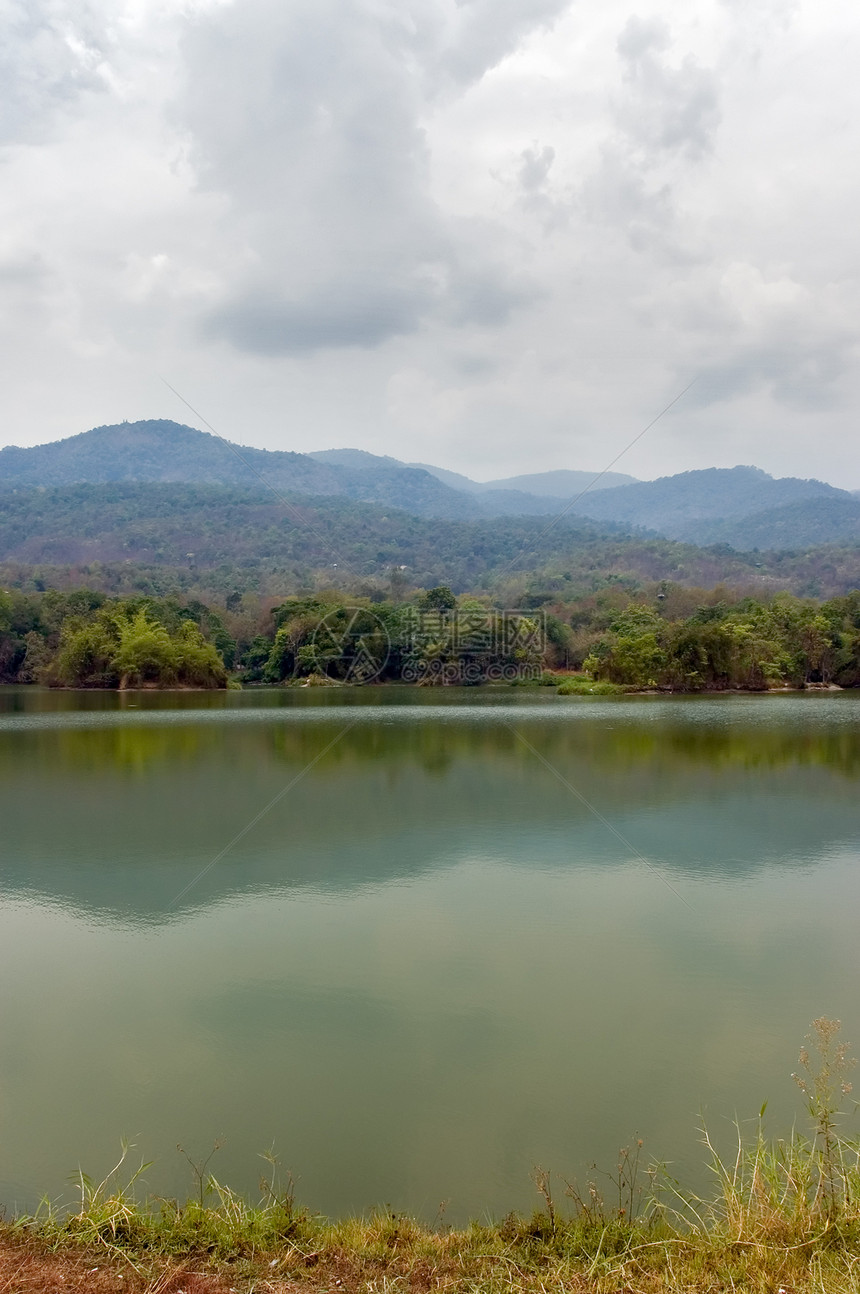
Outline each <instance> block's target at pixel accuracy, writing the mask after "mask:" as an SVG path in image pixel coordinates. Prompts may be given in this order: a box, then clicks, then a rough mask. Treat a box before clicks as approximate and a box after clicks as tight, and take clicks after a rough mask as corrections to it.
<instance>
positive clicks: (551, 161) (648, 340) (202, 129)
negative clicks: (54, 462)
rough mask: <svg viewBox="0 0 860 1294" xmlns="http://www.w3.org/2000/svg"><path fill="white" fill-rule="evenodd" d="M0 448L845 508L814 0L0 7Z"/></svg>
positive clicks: (825, 78)
mask: <svg viewBox="0 0 860 1294" xmlns="http://www.w3.org/2000/svg"><path fill="white" fill-rule="evenodd" d="M0 16H2V24H3V27H4V29H5V30H4V32H3V40H2V53H0V95H2V97H3V114H2V123H0V148H2V184H0V302H2V307H1V308H0V319H2V330H3V335H2V362H3V368H4V373H3V406H4V408H3V420H2V427H0V444H19V445H26V444H36V443H40V442H43V441H46V440H55V439H59V438H61V437H64V436H67V435H72V434H75V433H77V432H80V431H84V430H86V429H87V428H89V427H92V426H95V425H99V424H104V423H111V422H119V421H121V420H122V419H124V418H126V419H129V420H135V419H138V418H152V417H156V418H157V417H168V418H173V419H175V420H176V421H179V422H188V423H190V424H192V425H198V426H200V425H202V424H201V423H200V422H199V421H197V420H195V418H194V417H193V416H192V415H191V414H190V413H189V411H188V409H187V408H185V407H184V406H183V405H182V404H181V403H180V402H179V401H178V400H177V399H176V397H175V396H174V395H172V394H171V392H170V391H168V390H167V388H166V387H165V386H164V385H163V382H162V380H161V379H162V378H164V379H166V380H167V381H169V382H170V383H171V384H172V385H173V386H175V387H176V388H177V389H178V390H179V391H180V392H181V393H182V395H184V396H185V398H186V399H187V400H188V401H189V402H190V403H191V404H192V405H194V406H195V407H196V408H197V409H198V410H199V411H200V413H201V414H202V415H203V416H204V417H205V418H207V419H208V420H209V421H210V422H211V423H212V425H213V426H214V427H215V428H216V430H218V431H219V432H220V433H221V434H223V435H224V436H226V437H227V438H229V439H231V440H234V441H239V442H241V443H245V444H252V445H259V446H263V447H267V448H280V449H297V450H309V449H325V448H330V447H339V446H345V445H350V446H357V447H360V448H364V449H368V450H371V451H373V452H375V453H389V454H394V455H396V456H397V457H399V458H404V459H407V460H423V461H429V462H433V463H437V464H439V465H440V466H445V467H451V468H455V469H457V470H460V471H464V472H467V473H468V474H469V475H472V476H474V477H476V478H478V479H488V478H492V477H498V476H504V475H509V474H512V473H515V472H525V471H539V470H544V469H547V468H551V467H572V468H576V467H587V468H592V469H595V470H599V469H601V468H604V467H606V466H607V464H608V463H609V461H610V459H612V458H613V457H614V456H615V455H616V454H618V453H620V451H621V450H622V449H623V448H624V446H625V445H626V444H628V442H629V441H631V440H632V439H633V437H634V436H636V434H637V433H638V432H639V431H641V430H642V428H643V427H644V426H645V425H646V424H647V423H648V422H649V421H650V420H651V419H652V418H653V417H654V416H655V415H657V414H658V413H659V412H660V410H661V409H662V408H663V407H664V406H665V405H667V404H668V403H669V402H670V401H671V400H672V399H673V398H674V397H675V396H676V395H677V394H678V393H679V392H680V391H681V390H682V389H683V388H684V387H685V386H686V385H687V384H688V383H689V382H690V381H691V380H692V379H694V378H695V379H696V382H695V385H694V386H693V387H692V389H691V390H690V391H689V392H688V393H687V394H686V395H685V396H684V397H683V399H682V400H681V401H679V402H678V404H677V405H676V406H675V407H674V408H673V409H672V410H671V411H670V412H669V413H668V414H666V416H665V417H663V418H662V419H661V420H660V422H659V423H658V424H657V425H656V426H655V427H654V428H653V429H652V430H651V431H649V432H648V433H647V434H646V435H645V436H644V437H643V438H642V439H641V440H640V441H639V443H638V444H637V445H636V446H635V447H634V448H633V449H632V450H631V451H630V452H629V453H628V454H626V455H625V456H624V457H623V458H622V459H621V461H620V462H619V463H618V465H617V468H618V470H624V471H627V472H630V473H632V474H633V475H636V476H640V477H649V478H650V477H654V476H659V475H664V474H667V473H671V472H676V471H684V470H687V469H690V468H697V467H707V466H713V465H716V466H721V467H722V466H732V465H734V464H735V463H755V464H757V465H758V466H760V467H763V468H765V469H766V470H767V471H770V472H772V473H774V474H776V475H799V476H819V477H822V478H823V479H826V480H829V481H832V482H833V483H834V484H837V485H842V486H845V487H847V488H852V489H855V488H860V455H858V442H860V436H858V404H860V399H858V397H860V377H859V376H858V358H860V309H858V305H860V293H858V286H860V285H858V270H859V269H860V238H858V230H860V200H858V199H860V166H858V160H857V159H858V158H860V74H858V68H860V9H858V8H857V7H856V6H855V5H851V4H846V3H845V0H797V3H794V2H793V0H684V2H683V3H682V2H681V0H674V2H672V0H642V3H638V4H632V5H631V3H630V2H629V0H578V3H574V4H570V3H568V2H567V0H186V2H185V3H180V2H179V0H0Z"/></svg>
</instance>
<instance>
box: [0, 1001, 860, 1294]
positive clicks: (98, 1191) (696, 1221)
mask: <svg viewBox="0 0 860 1294" xmlns="http://www.w3.org/2000/svg"><path fill="white" fill-rule="evenodd" d="M838 1028H839V1026H838V1022H837V1021H830V1020H826V1019H825V1018H823V1017H822V1018H821V1019H820V1020H817V1021H815V1022H814V1025H813V1034H812V1050H813V1052H814V1053H815V1056H816V1059H815V1060H812V1059H811V1053H810V1050H809V1049H804V1051H803V1052H801V1072H800V1074H799V1075H798V1076H797V1081H798V1083H799V1085H800V1087H801V1090H802V1091H803V1094H804V1097H805V1099H806V1103H807V1108H808V1112H809V1115H810V1120H811V1133H810V1135H808V1136H801V1135H799V1134H797V1133H793V1134H792V1135H791V1136H790V1137H789V1138H788V1139H784V1140H770V1139H768V1138H767V1137H766V1136H765V1134H764V1129H763V1122H762V1120H763V1115H764V1108H763V1109H762V1111H761V1112H760V1116H759V1121H758V1126H757V1129H756V1132H755V1134H754V1135H753V1136H751V1137H747V1136H745V1135H744V1134H743V1133H742V1131H741V1129H740V1126H738V1130H737V1145H736V1149H735V1153H734V1155H733V1156H732V1158H731V1159H728V1160H727V1159H724V1158H722V1157H721V1156H720V1155H719V1154H718V1153H717V1151H716V1150H715V1148H714V1146H713V1144H712V1142H711V1140H710V1138H709V1136H708V1133H707V1131H704V1132H703V1134H702V1135H703V1145H704V1147H705V1152H706V1154H707V1157H708V1162H709V1165H710V1168H711V1170H712V1177H713V1190H712V1191H711V1193H710V1194H707V1195H705V1196H698V1195H694V1194H691V1193H688V1192H685V1191H684V1190H683V1189H682V1187H681V1186H680V1185H679V1183H677V1182H675V1181H673V1180H672V1179H671V1177H669V1175H668V1174H667V1173H666V1171H665V1170H664V1169H661V1168H660V1167H659V1166H655V1165H649V1166H643V1160H642V1145H641V1142H637V1143H636V1144H635V1145H634V1146H633V1147H631V1148H628V1149H626V1150H623V1151H622V1152H621V1154H620V1155H619V1158H618V1162H617V1165H616V1168H615V1171H614V1172H612V1173H610V1174H608V1175H606V1177H605V1178H604V1179H601V1180H603V1181H605V1182H608V1187H606V1186H603V1187H598V1185H597V1184H596V1182H595V1181H590V1182H586V1183H585V1184H584V1185H583V1186H580V1185H578V1184H577V1183H573V1182H565V1181H564V1180H563V1179H562V1178H557V1177H556V1176H555V1175H554V1174H552V1173H550V1172H549V1171H548V1170H546V1169H542V1168H536V1169H535V1171H534V1174H533V1180H534V1183H535V1186H536V1188H537V1192H538V1199H539V1201H540V1207H538V1208H537V1209H536V1210H535V1212H534V1213H533V1214H532V1215H531V1216H528V1217H524V1216H519V1215H515V1214H510V1215H509V1216H508V1217H506V1218H504V1219H503V1220H502V1221H500V1222H492V1223H484V1224H479V1223H473V1224H471V1225H470V1226H468V1227H465V1228H461V1229H452V1228H446V1227H444V1226H443V1225H436V1226H433V1227H430V1226H426V1225H424V1224H422V1223H420V1222H417V1221H416V1220H414V1219H411V1218H408V1217H404V1216H401V1215H398V1214H395V1213H392V1212H382V1213H374V1214H373V1215H371V1216H370V1217H365V1218H352V1219H346V1220H343V1221H339V1222H338V1221H334V1222H332V1221H328V1220H326V1219H324V1218H320V1217H316V1216H313V1215H311V1214H309V1213H308V1212H307V1211H306V1210H303V1209H302V1208H301V1207H299V1206H298V1205H297V1204H296V1202H295V1198H294V1192H293V1186H292V1182H291V1181H290V1180H289V1179H288V1180H287V1183H286V1186H282V1185H280V1184H279V1181H278V1170H277V1163H276V1161H275V1160H274V1158H273V1156H271V1155H265V1156H263V1158H264V1160H265V1161H266V1165H267V1171H266V1175H265V1176H264V1177H263V1179H262V1180H261V1187H260V1198H259V1201H258V1202H257V1203H256V1204H252V1203H250V1202H249V1201H248V1200H246V1199H244V1198H242V1197H240V1196H238V1195H236V1194H234V1193H233V1192H232V1191H230V1190H229V1189H228V1188H227V1187H226V1186H224V1185H222V1184H221V1183H219V1182H218V1181H217V1180H216V1179H215V1178H214V1177H213V1176H212V1175H211V1174H209V1173H208V1171H207V1167H208V1161H207V1162H206V1163H203V1164H195V1163H192V1171H193V1172H194V1175H195V1184H196V1188H197V1189H196V1191H195V1193H194V1196H193V1197H192V1198H190V1199H189V1200H188V1201H186V1202H185V1203H183V1204H180V1203H178V1202H177V1201H174V1200H159V1199H152V1198H149V1199H146V1200H143V1201H139V1200H138V1198H137V1195H136V1184H137V1182H138V1180H139V1177H140V1174H141V1172H142V1171H143V1169H144V1168H145V1167H146V1165H141V1166H140V1167H139V1168H138V1169H137V1170H136V1171H135V1172H132V1173H130V1174H126V1180H125V1181H124V1183H123V1181H122V1179H123V1174H124V1172H126V1164H127V1160H128V1154H129V1147H127V1146H126V1147H123V1153H122V1155H121V1156H120V1159H119V1161H118V1163H117V1164H116V1165H115V1167H114V1168H113V1169H112V1170H111V1172H110V1173H109V1174H108V1175H107V1176H106V1177H105V1178H104V1180H103V1181H101V1182H98V1183H95V1182H92V1181H90V1179H89V1178H87V1177H86V1176H85V1175H83V1174H81V1175H80V1176H79V1177H78V1179H77V1186H78V1190H79V1205H78V1207H77V1209H76V1210H74V1211H67V1212H59V1211H58V1210H56V1209H54V1208H53V1207H52V1206H51V1205H50V1204H48V1203H45V1204H43V1206H42V1208H41V1209H40V1210H39V1211H38V1213H37V1214H36V1215H35V1216H34V1217H21V1218H16V1219H13V1220H12V1221H10V1222H7V1223H5V1224H3V1226H2V1227H0V1294H6V1291H7V1290H8V1291H18V1290H20V1291H29V1290H37V1289H60V1288H62V1289H74V1288H81V1289H88V1290H89V1289H92V1290H98V1291H108V1290H110V1291H113V1290H120V1289H122V1290H125V1291H130V1292H131V1294H137V1292H138V1291H140V1292H143V1291H145V1292H146V1294H170V1292H171V1291H176V1294H179V1291H180V1290H183V1291H185V1294H222V1291H223V1292H224V1294H226V1292H227V1291H230V1290H235V1291H246V1292H247V1294H251V1292H252V1291H258V1292H260V1294H262V1291H269V1292H272V1294H278V1292H281V1294H286V1292H287V1291H291V1292H292V1294H297V1292H303V1291H311V1290H319V1291H323V1290H327V1291H358V1290H362V1291H368V1292H372V1294H387V1292H388V1291H392V1292H393V1291H395V1290H396V1291H404V1292H406V1291H421V1292H422V1294H423V1292H426V1291H430V1290H440V1291H452V1292H453V1291H461V1290H462V1291H469V1292H471V1294H484V1292H485V1294H503V1292H505V1294H512V1291H515V1290H516V1291H526V1292H527V1294H532V1292H533V1294H547V1291H551V1290H552V1291H555V1290H558V1291H562V1290H563V1291H567V1292H568V1294H579V1292H581V1294H640V1292H641V1294H660V1292H662V1291H666V1292H672V1294H674V1292H677V1294H681V1292H682V1291H683V1292H684V1294H693V1292H694V1291H702V1292H703V1294H704V1291H709V1292H710V1291H726V1294H728V1292H729V1291H732V1294H735V1292H736V1291H737V1292H740V1291H749V1294H777V1291H778V1290H780V1289H782V1290H784V1291H786V1294H812V1292H813V1291H815V1294H860V1144H858V1142H856V1141H852V1140H850V1139H848V1138H846V1137H844V1136H843V1135H842V1134H841V1130H840V1124H841V1118H842V1103H843V1099H844V1097H845V1096H847V1095H848V1094H849V1093H850V1083H849V1082H848V1081H847V1074H848V1072H849V1070H850V1067H851V1065H852V1062H851V1060H850V1059H849V1057H848V1055H847V1047H846V1045H845V1044H843V1043H840V1042H838V1040H837V1034H838ZM189 1162H190V1163H191V1162H192V1161H190V1160H189ZM16 1264H17V1267H16ZM86 1264H92V1266H86ZM7 1272H9V1275H7ZM40 1273H41V1275H40ZM75 1273H78V1274H83V1276H84V1277H85V1283H83V1284H80V1283H79V1284H78V1285H76V1284H75ZM31 1276H32V1280H34V1281H38V1280H42V1282H43V1283H42V1284H38V1283H32V1281H31ZM60 1278H62V1279H60ZM4 1279H5V1280H6V1283H5V1284H4ZM28 1281H31V1283H27V1282H28ZM86 1281H88V1282H89V1283H86ZM111 1281H113V1283H112V1284H111V1283H110V1282H111ZM16 1282H17V1283H16Z"/></svg>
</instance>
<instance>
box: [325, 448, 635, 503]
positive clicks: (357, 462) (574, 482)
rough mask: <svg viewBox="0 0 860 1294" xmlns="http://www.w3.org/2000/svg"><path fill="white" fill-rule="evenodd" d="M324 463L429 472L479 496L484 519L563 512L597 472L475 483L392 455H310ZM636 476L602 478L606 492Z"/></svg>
mask: <svg viewBox="0 0 860 1294" xmlns="http://www.w3.org/2000/svg"><path fill="white" fill-rule="evenodd" d="M308 457H309V458H315V459H316V460H317V461H318V462H321V463H334V464H337V465H338V466H342V467H349V468H355V469H360V470H362V471H365V472H372V471H374V470H375V469H376V468H377V467H378V466H383V465H385V466H388V467H391V466H397V467H412V468H418V469H420V470H421V471H424V472H429V473H430V474H431V475H432V476H435V477H436V478H437V479H438V480H440V481H441V482H442V483H443V484H444V485H447V486H449V487H450V489H452V490H458V491H460V493H463V494H477V495H480V505H481V506H480V514H481V515H483V516H517V515H520V516H523V515H537V516H544V515H546V514H549V513H553V512H561V510H562V508H564V507H565V506H566V505H567V504H569V503H570V501H571V499H573V498H575V497H576V495H577V494H580V493H582V491H583V490H587V489H588V487H589V486H590V485H591V483H592V481H593V480H594V479H595V477H596V476H597V475H598V473H597V472H573V471H567V470H565V469H559V470H558V471H555V472H535V473H532V474H528V475H525V476H511V477H506V478H504V479H503V480H498V481H473V480H472V479H471V478H470V477H468V476H463V475H462V473H461V472H450V471H448V469H447V468H445V467H435V466H434V465H433V464H432V463H403V462H400V461H399V460H398V459H396V458H391V457H389V455H387V454H385V455H378V454H368V453H367V452H366V451H365V450H363V449H322V450H315V451H314V452H312V453H311V454H309V455H308ZM635 480H636V477H635V476H625V475H624V474H623V473H622V472H607V473H606V474H605V476H601V477H600V485H601V487H602V488H603V489H610V488H613V487H615V486H619V485H629V484H630V483H631V482H634V481H635Z"/></svg>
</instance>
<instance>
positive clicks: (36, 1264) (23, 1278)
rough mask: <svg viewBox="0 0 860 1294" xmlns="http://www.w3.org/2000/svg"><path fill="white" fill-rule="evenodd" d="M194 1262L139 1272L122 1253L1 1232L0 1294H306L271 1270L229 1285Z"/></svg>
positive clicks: (225, 1277) (305, 1289) (165, 1264)
mask: <svg viewBox="0 0 860 1294" xmlns="http://www.w3.org/2000/svg"><path fill="white" fill-rule="evenodd" d="M199 1266H200V1264H195V1263H178V1264H177V1263H175V1262H174V1263H171V1262H168V1261H161V1262H159V1263H158V1264H153V1268H151V1269H150V1270H148V1271H146V1272H144V1271H139V1270H137V1269H136V1268H135V1267H134V1266H133V1265H132V1264H131V1263H130V1262H129V1261H128V1260H127V1259H125V1258H123V1257H122V1256H121V1255H116V1256H115V1255H111V1254H108V1253H106V1252H104V1251H93V1250H81V1249H78V1248H68V1249H61V1250H59V1251H57V1252H54V1251H53V1250H51V1249H49V1248H47V1247H46V1246H44V1245H41V1244H40V1243H39V1242H38V1241H37V1240H34V1239H33V1238H32V1237H26V1238H19V1237H15V1236H12V1237H9V1236H0V1294H84V1292H86V1294H245V1292H246V1291H247V1290H248V1289H249V1286H250V1285H253V1288H254V1290H255V1291H258V1292H259V1294H309V1289H308V1287H307V1286H303V1285H300V1284H296V1283H295V1282H292V1281H283V1280H278V1278H277V1276H276V1275H275V1274H274V1273H272V1274H271V1275H270V1276H269V1277H268V1278H267V1277H263V1278H262V1279H261V1278H260V1276H259V1275H258V1276H257V1277H256V1279H255V1280H254V1281H253V1282H249V1281H247V1280H241V1281H236V1282H235V1283H231V1280H230V1277H229V1274H228V1275H222V1274H220V1273H213V1272H202V1271H199V1270H195V1267H198V1268H199ZM314 1294H319V1291H315V1292H314Z"/></svg>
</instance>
